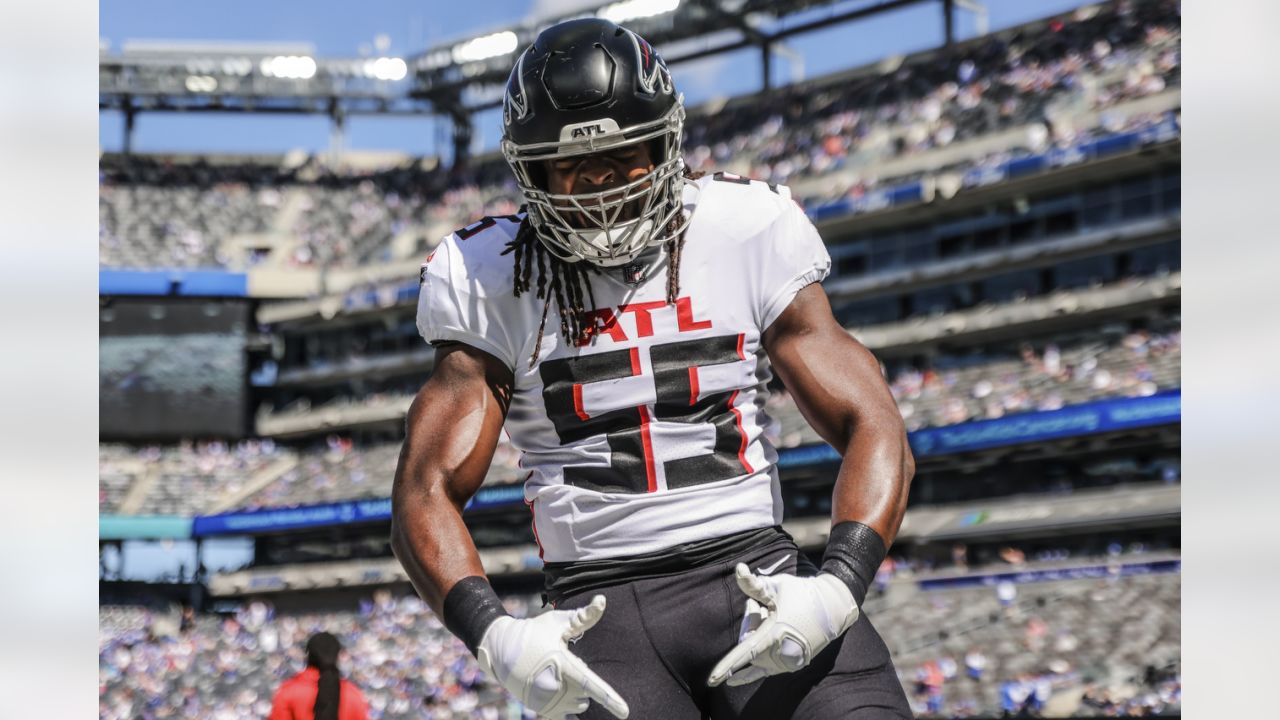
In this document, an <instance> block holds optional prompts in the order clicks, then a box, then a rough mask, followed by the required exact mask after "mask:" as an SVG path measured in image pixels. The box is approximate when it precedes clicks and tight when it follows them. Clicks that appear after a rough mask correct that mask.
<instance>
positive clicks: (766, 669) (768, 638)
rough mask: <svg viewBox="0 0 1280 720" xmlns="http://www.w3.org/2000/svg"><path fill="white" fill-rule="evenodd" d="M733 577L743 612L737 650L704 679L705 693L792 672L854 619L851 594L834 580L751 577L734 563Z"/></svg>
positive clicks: (822, 576) (828, 577)
mask: <svg viewBox="0 0 1280 720" xmlns="http://www.w3.org/2000/svg"><path fill="white" fill-rule="evenodd" d="M737 576H738V577H737V579H738V587H740V588H742V592H744V593H746V594H747V612H746V615H745V616H744V617H743V620H742V631H741V632H740V634H739V637H738V644H737V645H736V646H734V648H733V649H732V650H730V651H729V653H728V654H727V655H725V656H724V658H722V659H721V660H720V662H718V663H716V666H715V668H714V669H713V670H712V671H711V676H710V677H709V678H708V679H707V684H708V685H710V686H711V687H715V686H717V685H719V684H720V683H723V682H728V684H729V685H747V684H749V683H753V682H755V681H756V680H760V679H761V678H766V677H769V676H770V675H777V674H779V673H786V672H795V671H796V670H799V669H800V668H802V667H805V666H806V665H808V664H809V663H810V662H812V661H813V658H814V657H815V656H817V654H818V653H820V652H822V649H823V648H825V647H826V646H827V645H828V644H829V643H830V642H831V641H832V640H835V639H836V638H838V637H840V635H841V634H843V633H844V631H845V630H848V629H849V627H850V626H851V625H853V623H854V622H855V621H857V619H858V604H857V603H856V602H854V600H853V593H852V592H850V591H849V588H848V586H847V585H845V584H844V582H843V581H842V580H840V578H838V577H836V576H834V575H829V574H826V573H822V574H820V575H817V576H816V577H796V576H795V575H772V576H763V575H754V574H752V572H751V570H750V569H749V568H748V567H747V566H746V565H744V564H742V563H738V567H737Z"/></svg>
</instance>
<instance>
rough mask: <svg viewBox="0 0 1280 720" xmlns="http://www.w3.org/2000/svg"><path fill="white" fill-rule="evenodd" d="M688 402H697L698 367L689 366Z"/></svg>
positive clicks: (692, 403)
mask: <svg viewBox="0 0 1280 720" xmlns="http://www.w3.org/2000/svg"><path fill="white" fill-rule="evenodd" d="M689 404H690V405H697V404H698V368H697V367H691V368H689Z"/></svg>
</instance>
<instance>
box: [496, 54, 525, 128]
mask: <svg viewBox="0 0 1280 720" xmlns="http://www.w3.org/2000/svg"><path fill="white" fill-rule="evenodd" d="M527 54H528V53H520V59H519V60H517V61H516V69H515V71H514V72H512V73H511V79H510V81H509V82H508V83H507V94H506V97H505V98H503V102H502V123H503V124H504V125H510V124H511V122H512V121H513V120H523V119H524V116H525V115H528V114H529V103H528V101H527V99H526V98H527V96H526V95H525V92H524V73H523V72H521V68H523V67H524V56H525V55H527Z"/></svg>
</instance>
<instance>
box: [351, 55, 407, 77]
mask: <svg viewBox="0 0 1280 720" xmlns="http://www.w3.org/2000/svg"><path fill="white" fill-rule="evenodd" d="M362 70H363V71H364V74H365V75H367V76H369V77H371V78H375V79H377V80H389V81H391V82H395V81H397V80H403V79H404V77H405V75H408V74H409V66H408V65H407V64H406V63H405V61H404V60H403V59H401V58H393V57H381V58H378V59H377V60H369V61H367V62H365V63H364V66H363V67H362Z"/></svg>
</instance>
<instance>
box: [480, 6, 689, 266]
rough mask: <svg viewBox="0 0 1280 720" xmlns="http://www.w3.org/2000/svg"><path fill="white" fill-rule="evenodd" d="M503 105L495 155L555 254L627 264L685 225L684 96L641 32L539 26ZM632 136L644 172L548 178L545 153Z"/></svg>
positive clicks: (606, 26) (579, 23)
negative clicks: (592, 187)
mask: <svg viewBox="0 0 1280 720" xmlns="http://www.w3.org/2000/svg"><path fill="white" fill-rule="evenodd" d="M503 105H504V112H503V131H502V154H503V156H504V157H505V158H506V160H507V163H508V164H510V165H511V169H512V171H513V172H514V173H515V177H516V182H517V184H519V186H520V190H521V192H522V193H523V195H524V198H525V202H526V207H527V210H528V214H529V222H530V223H531V225H532V226H533V228H534V230H535V231H536V232H537V235H538V239H539V240H540V241H541V242H542V244H543V245H544V246H545V247H546V248H547V250H548V251H549V252H551V253H552V254H553V255H555V256H556V257H557V258H559V259H560V260H563V261H565V262H579V261H584V260H585V261H587V262H590V263H592V264H595V265H598V266H601V267H614V266H618V265H625V264H627V263H629V262H631V261H632V260H633V259H635V257H636V256H637V255H639V254H640V253H641V252H643V251H644V249H645V248H647V247H650V246H653V245H658V244H661V243H662V242H665V241H666V240H667V239H668V238H670V237H673V236H675V235H677V234H678V233H679V232H681V231H682V230H683V229H684V225H685V224H686V223H687V222H688V218H687V217H686V214H685V212H684V208H683V206H682V195H683V191H684V187H685V180H684V160H683V158H682V157H681V155H680V135H681V131H682V130H683V128H684V99H683V98H682V97H681V96H680V95H679V94H678V93H676V92H675V88H674V86H673V85H672V82H671V74H670V72H669V71H668V70H667V67H666V64H665V63H664V62H663V61H662V58H661V57H659V56H658V54H657V52H656V51H655V50H654V49H653V46H651V45H650V44H649V43H648V42H646V41H645V40H644V39H643V38H641V37H640V36H639V35H636V34H635V33H633V32H631V31H630V30H627V29H625V28H622V27H619V26H618V25H616V24H614V23H612V22H609V21H608V20H603V19H599V18H584V19H579V20H570V21H567V22H563V23H560V24H558V25H555V26H553V27H551V28H548V29H546V30H544V31H543V32H542V33H541V34H539V35H538V37H537V39H535V40H534V41H533V44H532V45H531V46H530V47H529V48H528V49H527V50H526V51H525V52H523V53H521V55H520V59H519V60H518V61H517V62H516V66H515V68H514V69H512V72H511V78H510V80H509V81H508V82H507V94H506V98H505V100H504V103H503ZM639 144H646V145H648V146H649V148H650V151H651V155H652V157H653V165H654V169H653V170H652V171H651V172H649V173H648V174H647V175H645V176H644V177H641V178H639V179H636V180H634V181H631V182H627V183H625V184H622V185H618V186H615V187H610V188H607V189H605V190H603V191H600V192H589V193H573V194H563V193H552V192H550V190H549V188H548V186H547V183H546V163H547V162H548V161H553V160H558V159H562V158H569V157H575V156H581V155H588V154H593V153H599V152H610V151H613V150H616V149H619V148H623V147H626V146H629V145H639ZM624 210H625V212H624Z"/></svg>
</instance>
